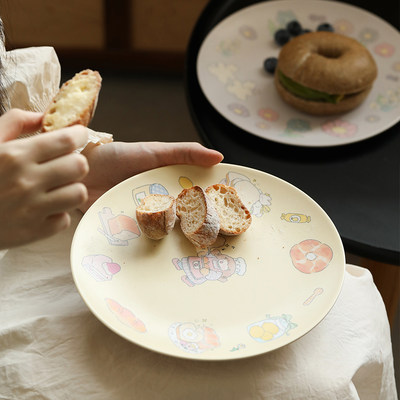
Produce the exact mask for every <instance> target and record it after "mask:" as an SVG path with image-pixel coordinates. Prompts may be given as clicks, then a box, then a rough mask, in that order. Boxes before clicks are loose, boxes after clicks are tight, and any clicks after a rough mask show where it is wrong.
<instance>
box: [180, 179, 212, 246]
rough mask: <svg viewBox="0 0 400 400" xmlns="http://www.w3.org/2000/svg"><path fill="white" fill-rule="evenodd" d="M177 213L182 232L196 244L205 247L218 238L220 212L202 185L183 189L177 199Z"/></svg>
mask: <svg viewBox="0 0 400 400" xmlns="http://www.w3.org/2000/svg"><path fill="white" fill-rule="evenodd" d="M176 214H177V216H178V217H179V219H180V225H181V229H182V232H183V233H184V235H185V236H186V237H187V238H188V239H189V240H190V241H191V242H192V243H193V244H194V245H195V246H197V247H201V248H205V247H208V246H211V245H212V244H213V243H214V242H215V241H216V240H217V237H218V232H219V226H220V225H219V218H218V214H217V211H216V210H215V208H214V206H213V203H212V202H211V200H210V199H209V198H208V196H207V195H206V193H205V192H204V190H203V189H202V188H201V187H200V186H193V187H191V188H188V189H183V190H182V192H181V193H180V194H179V195H178V197H177V199H176Z"/></svg>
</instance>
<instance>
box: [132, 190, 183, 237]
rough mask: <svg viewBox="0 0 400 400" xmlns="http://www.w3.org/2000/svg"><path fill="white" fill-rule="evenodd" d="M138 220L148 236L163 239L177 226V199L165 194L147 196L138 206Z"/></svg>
mask: <svg viewBox="0 0 400 400" xmlns="http://www.w3.org/2000/svg"><path fill="white" fill-rule="evenodd" d="M136 220H137V223H138V224H139V227H140V229H141V231H142V232H143V233H144V234H145V235H146V236H147V237H148V238H150V239H154V240H159V239H162V238H163V237H165V236H166V235H168V233H169V232H170V231H171V230H172V229H173V228H174V226H175V220H176V202H175V199H174V198H173V197H172V196H169V195H165V194H150V195H148V196H146V197H145V198H144V199H143V200H142V201H141V202H140V204H139V206H138V207H137V208H136Z"/></svg>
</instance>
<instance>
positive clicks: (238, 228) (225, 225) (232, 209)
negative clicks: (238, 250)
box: [206, 184, 252, 235]
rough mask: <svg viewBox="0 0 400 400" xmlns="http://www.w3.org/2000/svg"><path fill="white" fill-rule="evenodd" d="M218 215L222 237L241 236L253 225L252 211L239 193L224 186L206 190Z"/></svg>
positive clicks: (220, 185)
mask: <svg viewBox="0 0 400 400" xmlns="http://www.w3.org/2000/svg"><path fill="white" fill-rule="evenodd" d="M206 194H207V195H208V197H209V198H210V199H211V201H212V202H213V204H214V207H215V209H216V211H217V213H218V217H219V222H220V231H219V233H221V234H222V235H240V234H241V233H243V232H245V231H246V230H247V229H248V228H249V226H250V224H251V220H252V218H251V214H250V211H249V210H248V209H247V208H246V206H245V205H244V204H243V202H242V200H241V199H240V197H239V195H238V193H237V191H236V190H235V189H234V188H233V187H231V186H226V185H223V184H215V185H211V186H209V187H208V188H207V189H206Z"/></svg>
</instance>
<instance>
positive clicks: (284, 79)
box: [274, 31, 378, 116]
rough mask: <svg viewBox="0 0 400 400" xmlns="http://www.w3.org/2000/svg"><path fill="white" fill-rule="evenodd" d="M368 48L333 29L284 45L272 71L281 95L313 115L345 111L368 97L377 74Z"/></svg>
mask: <svg viewBox="0 0 400 400" xmlns="http://www.w3.org/2000/svg"><path fill="white" fill-rule="evenodd" d="M377 72H378V70H377V66H376V63H375V60H374V59H373V57H372V55H371V53H370V52H369V51H368V49H367V48H366V47H365V46H363V45H362V44H361V43H359V42H358V41H357V40H355V39H352V38H350V37H348V36H344V35H341V34H338V33H333V32H321V31H319V32H310V33H305V34H303V35H300V36H297V37H295V38H294V39H292V40H290V42H288V43H287V44H286V45H284V46H283V47H282V49H281V52H280V54H279V58H278V63H277V67H276V70H275V76H274V82H275V87H276V89H277V91H278V93H279V95H280V96H281V98H282V99H283V100H284V101H285V102H286V103H288V104H290V105H291V106H293V107H295V108H296V109H298V110H300V111H303V112H305V113H308V114H312V115H321V116H322V115H334V114H340V113H345V112H348V111H350V110H353V109H354V108H356V107H357V106H359V105H360V104H361V103H362V102H363V101H364V100H365V98H366V97H367V96H368V94H369V92H370V90H371V88H372V85H373V82H374V80H375V79H376V77H377Z"/></svg>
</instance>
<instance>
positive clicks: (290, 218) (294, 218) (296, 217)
mask: <svg viewBox="0 0 400 400" xmlns="http://www.w3.org/2000/svg"><path fill="white" fill-rule="evenodd" d="M281 219H282V220H285V221H287V222H292V223H295V224H303V223H305V222H310V221H311V217H309V216H308V215H304V214H296V213H287V214H282V215H281Z"/></svg>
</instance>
